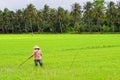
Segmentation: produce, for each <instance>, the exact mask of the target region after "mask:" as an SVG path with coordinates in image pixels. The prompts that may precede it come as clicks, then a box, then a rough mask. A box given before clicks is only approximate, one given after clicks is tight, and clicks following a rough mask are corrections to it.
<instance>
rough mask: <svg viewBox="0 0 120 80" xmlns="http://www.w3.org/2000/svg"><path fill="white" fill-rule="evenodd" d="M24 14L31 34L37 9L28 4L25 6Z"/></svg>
mask: <svg viewBox="0 0 120 80" xmlns="http://www.w3.org/2000/svg"><path fill="white" fill-rule="evenodd" d="M26 14H27V17H28V19H29V24H30V28H31V31H32V34H33V21H35V17H36V15H37V10H36V8H35V6H34V5H33V4H29V5H28V6H27V8H26Z"/></svg>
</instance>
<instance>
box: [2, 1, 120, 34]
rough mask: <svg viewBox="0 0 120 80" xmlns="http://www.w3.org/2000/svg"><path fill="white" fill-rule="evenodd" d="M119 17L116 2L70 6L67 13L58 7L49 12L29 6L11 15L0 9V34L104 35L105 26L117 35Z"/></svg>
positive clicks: (119, 3) (48, 9)
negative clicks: (91, 33)
mask: <svg viewBox="0 0 120 80" xmlns="http://www.w3.org/2000/svg"><path fill="white" fill-rule="evenodd" d="M106 3H107V4H106ZM82 7H83V9H82ZM119 17H120V2H119V1H118V2H117V3H115V2H112V1H110V2H105V1H104V0H94V1H93V2H90V1H88V2H86V3H85V4H84V5H83V6H81V5H80V4H79V3H74V4H73V5H72V6H71V10H70V11H68V10H65V9H64V8H62V7H58V8H57V9H53V8H50V7H49V6H48V5H47V4H46V5H44V8H43V9H41V10H37V9H36V8H35V6H34V5H33V4H29V5H27V7H26V8H24V9H18V10H16V11H15V12H14V11H11V10H9V9H8V8H5V9H4V10H3V11H1V10H0V33H28V32H35V33H36V32H38V33H42V32H53V33H66V32H70V31H71V32H107V31H108V27H109V28H110V29H109V32H120V27H119V25H120V18H119ZM104 25H106V26H104Z"/></svg>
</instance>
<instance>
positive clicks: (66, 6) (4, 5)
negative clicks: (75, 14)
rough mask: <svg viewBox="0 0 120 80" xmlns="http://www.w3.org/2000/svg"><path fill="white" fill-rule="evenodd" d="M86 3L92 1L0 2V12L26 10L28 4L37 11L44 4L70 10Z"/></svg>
mask: <svg viewBox="0 0 120 80" xmlns="http://www.w3.org/2000/svg"><path fill="white" fill-rule="evenodd" d="M86 1H91V2H92V1H93V0H0V10H3V9H4V8H8V9H10V10H14V11H15V10H17V9H22V8H26V7H27V5H28V4H30V3H32V4H33V5H35V7H36V8H37V9H42V8H43V7H44V5H45V4H47V5H49V6H50V7H51V8H58V7H59V6H61V7H63V8H64V9H68V10H71V5H72V4H73V3H75V2H77V3H79V4H80V5H81V6H82V5H84V3H85V2H86ZM109 1H114V2H115V3H116V2H117V1H119V0H105V2H109Z"/></svg>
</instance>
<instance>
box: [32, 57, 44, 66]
mask: <svg viewBox="0 0 120 80" xmlns="http://www.w3.org/2000/svg"><path fill="white" fill-rule="evenodd" d="M34 63H35V66H38V63H39V64H40V66H41V67H42V66H43V63H42V60H41V59H40V60H34Z"/></svg>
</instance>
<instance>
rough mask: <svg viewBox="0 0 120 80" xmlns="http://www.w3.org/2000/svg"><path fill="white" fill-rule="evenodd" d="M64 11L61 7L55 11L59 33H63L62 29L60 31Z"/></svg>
mask: <svg viewBox="0 0 120 80" xmlns="http://www.w3.org/2000/svg"><path fill="white" fill-rule="evenodd" d="M64 12H65V11H64V9H63V8H62V7H58V11H57V18H58V23H59V27H60V32H61V33H62V32H63V29H62V22H63V19H64V16H65V15H64Z"/></svg>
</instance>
